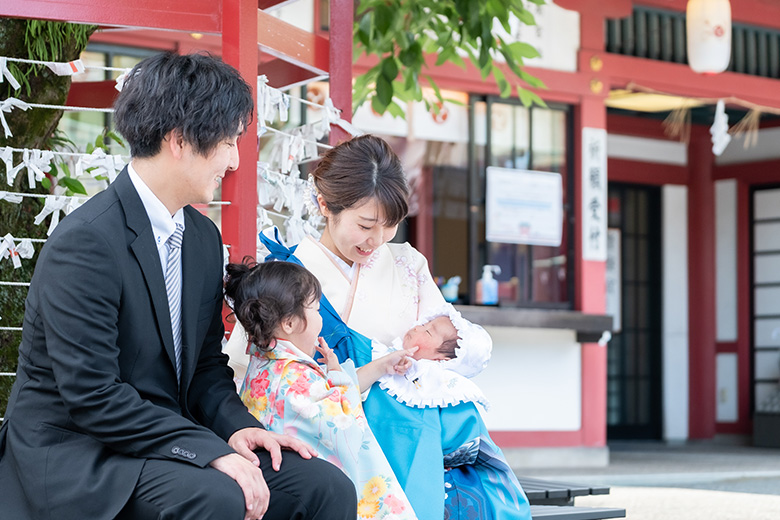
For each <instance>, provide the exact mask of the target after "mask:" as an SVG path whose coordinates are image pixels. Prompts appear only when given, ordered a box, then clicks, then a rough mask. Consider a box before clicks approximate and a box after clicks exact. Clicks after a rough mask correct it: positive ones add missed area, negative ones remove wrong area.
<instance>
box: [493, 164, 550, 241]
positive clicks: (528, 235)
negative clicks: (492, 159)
mask: <svg viewBox="0 0 780 520" xmlns="http://www.w3.org/2000/svg"><path fill="white" fill-rule="evenodd" d="M485 199H486V202H485V204H486V206H485V212H486V222H485V224H486V235H487V240H488V241H489V242H501V243H509V244H534V245H543V246H559V245H561V232H562V230H563V182H562V180H561V176H560V174H558V173H550V172H537V171H529V170H516V169H511V168H499V167H497V166H489V167H488V168H487V191H486V194H485Z"/></svg>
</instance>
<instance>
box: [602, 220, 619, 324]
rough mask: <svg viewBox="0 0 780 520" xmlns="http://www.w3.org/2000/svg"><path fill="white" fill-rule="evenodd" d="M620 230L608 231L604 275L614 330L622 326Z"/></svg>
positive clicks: (611, 229) (607, 305)
mask: <svg viewBox="0 0 780 520" xmlns="http://www.w3.org/2000/svg"><path fill="white" fill-rule="evenodd" d="M620 268H621V264H620V230H619V229H615V228H610V229H609V230H608V231H607V270H606V273H605V275H604V279H605V282H606V286H607V287H606V296H607V301H606V309H605V313H606V314H609V315H611V316H612V318H613V321H612V332H620V330H621V328H622V315H621V312H620V309H621V306H622V291H623V285H622V283H621V278H620V276H621V274H620Z"/></svg>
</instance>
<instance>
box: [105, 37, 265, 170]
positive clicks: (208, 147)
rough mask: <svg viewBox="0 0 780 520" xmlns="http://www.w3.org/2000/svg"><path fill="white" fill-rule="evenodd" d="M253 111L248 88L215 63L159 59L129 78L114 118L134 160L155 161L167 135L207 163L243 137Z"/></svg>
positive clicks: (201, 58) (200, 57)
mask: <svg viewBox="0 0 780 520" xmlns="http://www.w3.org/2000/svg"><path fill="white" fill-rule="evenodd" d="M253 108H254V99H253V96H252V88H251V87H250V86H249V85H248V84H247V82H246V81H244V79H243V78H242V77H241V75H240V74H239V72H238V71H237V70H236V69H234V68H233V67H231V66H230V65H228V64H226V63H224V62H223V61H222V60H220V59H219V58H215V57H213V56H210V55H206V54H187V55H183V56H180V55H177V54H173V53H162V54H157V55H155V56H151V57H149V58H146V59H145V60H143V61H141V62H140V63H139V64H138V65H136V66H135V67H133V69H132V70H131V71H130V72H129V73H128V74H127V78H126V79H125V82H124V86H123V88H122V92H121V93H120V94H119V97H118V98H117V100H116V103H115V104H114V109H115V114H114V118H115V122H116V129H117V130H118V131H119V133H120V134H121V135H122V137H124V138H125V140H126V141H127V143H128V145H129V146H130V154H131V155H132V156H133V157H139V158H141V157H153V156H155V155H157V154H158V153H159V151H160V148H161V145H162V141H163V139H164V138H165V136H166V135H167V134H168V133H169V132H170V131H171V130H176V131H177V132H179V133H180V135H181V136H182V138H183V139H184V141H185V142H187V143H189V144H191V145H192V146H193V147H194V149H195V151H196V152H197V153H199V154H200V155H202V156H204V157H205V156H208V155H210V153H211V152H212V151H213V150H214V149H215V148H216V146H217V145H218V144H219V143H220V142H222V141H223V140H225V139H229V138H231V137H234V136H236V135H238V134H239V133H240V132H243V130H244V129H245V128H246V127H247V126H248V125H249V124H250V122H251V121H252V110H253Z"/></svg>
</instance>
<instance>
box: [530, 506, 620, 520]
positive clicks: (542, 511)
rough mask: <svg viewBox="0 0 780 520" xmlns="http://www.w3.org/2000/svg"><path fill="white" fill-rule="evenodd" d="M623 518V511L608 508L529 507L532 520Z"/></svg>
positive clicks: (601, 519) (602, 519)
mask: <svg viewBox="0 0 780 520" xmlns="http://www.w3.org/2000/svg"><path fill="white" fill-rule="evenodd" d="M625 516H626V510H625V509H616V508H609V507H575V506H531V518H533V520H604V519H607V518H625Z"/></svg>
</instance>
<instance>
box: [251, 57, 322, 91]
mask: <svg viewBox="0 0 780 520" xmlns="http://www.w3.org/2000/svg"><path fill="white" fill-rule="evenodd" d="M257 73H258V74H265V75H266V77H267V78H268V84H269V85H270V86H272V87H274V88H282V89H283V88H285V87H291V86H294V85H300V84H303V83H308V82H310V81H312V80H315V79H317V78H321V77H323V76H324V75H323V74H317V73H316V72H312V71H310V70H308V69H304V68H301V67H298V66H297V65H294V64H292V63H289V62H287V61H285V60H283V59H281V58H273V59H272V60H270V61H266V62H264V63H260V64H259V65H258V66H257Z"/></svg>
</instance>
